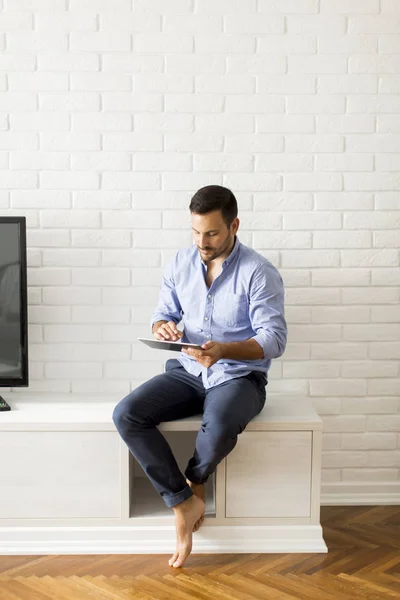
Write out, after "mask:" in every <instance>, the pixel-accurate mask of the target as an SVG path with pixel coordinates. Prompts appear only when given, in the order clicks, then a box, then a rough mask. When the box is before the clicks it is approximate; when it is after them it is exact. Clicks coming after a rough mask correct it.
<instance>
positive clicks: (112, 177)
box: [102, 171, 160, 190]
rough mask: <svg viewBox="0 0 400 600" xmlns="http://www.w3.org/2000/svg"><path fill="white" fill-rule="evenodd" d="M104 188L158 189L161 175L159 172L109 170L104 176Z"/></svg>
mask: <svg viewBox="0 0 400 600" xmlns="http://www.w3.org/2000/svg"><path fill="white" fill-rule="evenodd" d="M102 188H103V189H105V190H107V189H110V190H133V189H135V190H158V189H160V176H159V175H158V174H157V173H154V174H153V173H122V172H120V171H119V172H118V171H117V172H115V173H114V172H108V173H104V174H103V177H102Z"/></svg>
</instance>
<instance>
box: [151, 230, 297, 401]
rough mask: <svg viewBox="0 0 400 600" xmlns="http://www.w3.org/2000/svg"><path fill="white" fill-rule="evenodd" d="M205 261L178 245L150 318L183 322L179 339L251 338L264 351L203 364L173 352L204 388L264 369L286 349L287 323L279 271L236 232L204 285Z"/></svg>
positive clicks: (194, 248) (196, 341) (200, 341)
mask: <svg viewBox="0 0 400 600" xmlns="http://www.w3.org/2000/svg"><path fill="white" fill-rule="evenodd" d="M206 274H207V266H206V265H205V263H204V262H203V261H202V259H201V257H200V253H199V251H198V249H197V246H196V245H193V246H192V247H191V248H184V249H181V250H179V251H178V252H177V253H176V255H175V257H174V258H173V259H172V260H171V261H170V262H169V263H168V265H167V266H166V267H165V269H164V273H163V281H162V286H161V291H160V296H159V301H158V305H157V308H156V310H155V312H154V313H153V315H152V318H151V325H153V324H154V323H155V322H156V321H162V320H164V321H174V322H175V323H176V324H177V325H178V324H179V323H180V322H181V321H182V324H183V333H184V335H183V338H182V340H181V341H183V342H189V343H191V344H199V345H202V344H204V343H205V342H207V341H209V340H213V341H216V342H224V343H225V342H240V341H244V340H247V339H249V338H253V339H254V340H256V342H258V344H260V346H261V348H262V349H263V351H264V358H262V359H257V360H232V359H227V358H221V359H220V360H218V361H217V362H216V363H215V364H214V365H212V367H209V368H206V367H204V366H202V365H201V364H200V363H198V362H197V361H196V360H195V359H194V358H193V357H191V356H189V355H187V354H184V353H183V352H181V353H179V355H178V356H177V358H178V360H179V361H180V363H181V364H182V365H183V366H184V367H185V369H186V370H187V371H188V372H189V373H192V374H193V375H196V376H199V375H200V374H201V375H202V380H203V385H204V387H205V388H206V389H207V388H211V387H213V386H215V385H218V384H220V383H223V382H224V381H227V380H229V379H232V378H234V377H242V376H244V375H247V374H248V373H250V372H251V371H261V372H264V373H265V374H266V373H267V371H268V369H269V367H270V365H271V359H272V358H278V357H279V356H281V355H282V354H283V352H284V350H285V346H286V337H287V327H286V321H285V316H284V288H283V282H282V278H281V276H280V274H279V272H278V270H277V269H276V268H275V267H274V266H273V265H272V264H271V263H270V262H269V261H268V260H267V259H266V258H264V257H263V256H261V254H259V253H258V252H256V251H255V250H253V249H251V248H249V247H248V246H245V245H244V244H242V243H240V242H239V239H238V238H237V236H236V237H235V245H234V247H233V249H232V252H231V253H230V254H229V256H228V257H227V258H226V260H225V261H224V262H223V263H222V270H221V272H220V273H219V275H218V276H217V277H216V278H215V279H214V281H213V283H212V285H211V286H210V287H209V288H208V286H207V284H206Z"/></svg>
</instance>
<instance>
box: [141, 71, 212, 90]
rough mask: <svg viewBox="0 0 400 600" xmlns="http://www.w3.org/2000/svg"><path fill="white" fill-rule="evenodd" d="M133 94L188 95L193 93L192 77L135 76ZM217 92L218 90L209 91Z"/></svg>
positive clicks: (175, 75) (170, 75)
mask: <svg viewBox="0 0 400 600" xmlns="http://www.w3.org/2000/svg"><path fill="white" fill-rule="evenodd" d="M134 85H135V92H139V93H140V94H149V93H182V94H188V93H189V94H190V93H192V92H193V91H194V77H193V76H192V75H187V74H183V75H182V74H181V75H177V74H165V73H153V74H152V76H151V77H149V76H148V75H147V74H146V75H143V74H138V75H135V84H134ZM211 91H212V92H213V91H218V90H211Z"/></svg>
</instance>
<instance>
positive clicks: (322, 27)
mask: <svg viewBox="0 0 400 600" xmlns="http://www.w3.org/2000/svg"><path fill="white" fill-rule="evenodd" d="M286 23H287V32H288V33H289V34H292V33H298V34H300V33H301V34H305V35H310V34H311V35H320V33H321V31H323V32H324V35H341V34H344V33H346V18H345V17H344V16H342V15H333V16H332V15H329V16H326V15H288V16H287V17H286Z"/></svg>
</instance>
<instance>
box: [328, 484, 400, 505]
mask: <svg viewBox="0 0 400 600" xmlns="http://www.w3.org/2000/svg"><path fill="white" fill-rule="evenodd" d="M373 504H393V505H394V504H400V481H393V482H374V483H354V482H347V481H337V482H335V483H325V484H323V485H322V487H321V506H346V505H360V506H361V505H373Z"/></svg>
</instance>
